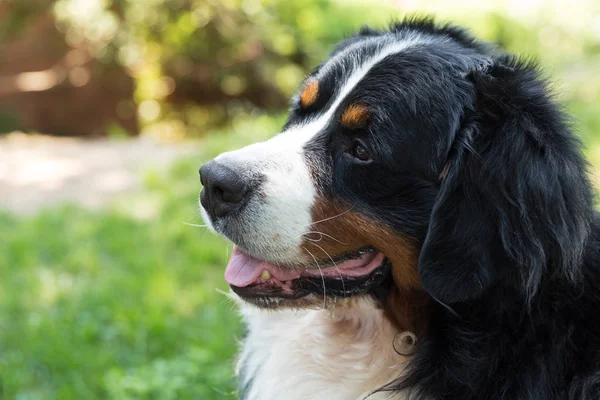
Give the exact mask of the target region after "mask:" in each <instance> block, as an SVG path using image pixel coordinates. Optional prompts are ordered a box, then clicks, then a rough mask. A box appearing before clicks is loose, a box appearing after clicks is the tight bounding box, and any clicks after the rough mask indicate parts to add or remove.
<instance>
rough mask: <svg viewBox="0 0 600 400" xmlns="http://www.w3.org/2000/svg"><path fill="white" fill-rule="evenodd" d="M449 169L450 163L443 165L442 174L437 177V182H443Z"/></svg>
mask: <svg viewBox="0 0 600 400" xmlns="http://www.w3.org/2000/svg"><path fill="white" fill-rule="evenodd" d="M449 169H450V163H448V164H446V165H444V168H443V169H442V172H441V173H440V176H439V178H438V179H439V180H440V181H443V180H444V179H446V175H448V170H449Z"/></svg>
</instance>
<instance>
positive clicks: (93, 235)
mask: <svg viewBox="0 0 600 400" xmlns="http://www.w3.org/2000/svg"><path fill="white" fill-rule="evenodd" d="M279 122H280V119H271V118H258V119H256V120H255V121H254V123H253V124H252V125H253V126H252V128H253V129H252V130H250V129H249V126H238V127H236V128H235V129H236V131H238V132H246V133H245V134H241V133H238V134H235V135H233V134H228V133H220V134H215V135H214V136H213V137H212V138H211V139H209V140H207V142H206V144H205V146H204V149H205V150H204V151H203V154H199V155H198V157H197V158H196V159H193V160H182V161H180V162H178V163H177V164H176V165H174V166H173V167H172V168H171V170H170V171H168V172H166V173H163V172H160V171H149V172H148V173H147V174H146V188H147V190H146V191H145V193H144V194H143V196H139V197H138V198H133V199H126V200H124V201H123V202H121V203H119V204H117V205H116V206H115V207H114V209H113V210H108V211H104V212H93V211H87V210H83V209H81V208H77V207H74V206H64V207H61V208H58V209H50V210H46V211H43V212H41V213H39V214H38V215H35V216H33V217H27V218H23V217H17V216H14V215H9V214H6V213H4V214H0V238H1V239H0V275H1V276H2V284H1V285H0V376H1V377H2V389H3V393H4V397H2V398H7V399H13V398H15V399H19V400H25V399H27V400H34V399H35V400H38V399H39V400H42V399H43V400H50V399H165V400H167V399H223V398H235V396H234V381H233V379H232V376H233V362H232V360H233V356H234V353H235V352H236V346H237V340H238V339H239V338H240V337H241V334H242V330H241V327H240V324H239V320H238V317H237V315H236V312H235V308H234V307H233V305H232V303H231V301H229V300H227V299H226V297H225V296H224V295H223V294H222V293H219V292H218V290H219V289H220V290H227V286H226V284H225V282H224V280H223V270H224V265H225V264H226V260H227V253H228V252H229V251H230V246H228V245H227V244H226V243H225V242H224V241H223V240H221V239H219V238H217V237H215V236H214V235H212V234H211V233H209V232H207V231H206V230H205V229H204V228H201V227H194V226H190V225H187V224H186V223H191V224H201V223H202V221H201V219H200V217H199V212H198V191H199V189H200V183H199V179H198V172H197V171H198V167H199V166H200V164H201V160H203V159H209V158H211V157H212V156H214V155H215V154H217V153H219V152H221V151H223V150H224V149H226V148H231V147H235V146H239V145H243V144H244V143H248V142H250V141H252V140H255V139H256V138H260V137H261V136H266V135H267V134H268V133H272V132H275V131H276V129H277V128H276V126H277V124H279ZM259 132H260V133H259ZM145 204H151V205H152V206H153V207H154V208H155V209H156V211H157V214H156V216H155V217H153V218H151V219H148V220H146V221H142V220H136V219H134V218H132V217H130V216H129V215H127V213H126V212H124V211H123V210H124V209H131V208H132V207H138V206H140V207H141V206H146V207H147V205H145Z"/></svg>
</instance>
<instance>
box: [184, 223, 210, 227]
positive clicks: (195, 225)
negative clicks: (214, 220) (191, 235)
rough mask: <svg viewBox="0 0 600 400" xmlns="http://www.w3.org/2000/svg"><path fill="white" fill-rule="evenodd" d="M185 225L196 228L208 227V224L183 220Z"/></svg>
mask: <svg viewBox="0 0 600 400" xmlns="http://www.w3.org/2000/svg"><path fill="white" fill-rule="evenodd" d="M183 224H184V225H188V226H194V227H196V228H208V225H198V224H190V223H189V222H183Z"/></svg>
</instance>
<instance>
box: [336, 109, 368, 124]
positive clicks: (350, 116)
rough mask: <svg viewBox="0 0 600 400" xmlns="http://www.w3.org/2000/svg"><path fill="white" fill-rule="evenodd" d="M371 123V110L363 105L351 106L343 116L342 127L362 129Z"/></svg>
mask: <svg viewBox="0 0 600 400" xmlns="http://www.w3.org/2000/svg"><path fill="white" fill-rule="evenodd" d="M367 122H369V109H368V108H367V107H366V106H364V105H362V104H350V105H349V106H348V107H347V108H346V109H345V110H344V113H343V114H342V125H345V126H346V127H348V128H362V127H364V126H365V125H366V124H367Z"/></svg>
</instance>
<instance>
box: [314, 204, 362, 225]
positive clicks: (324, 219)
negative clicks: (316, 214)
mask: <svg viewBox="0 0 600 400" xmlns="http://www.w3.org/2000/svg"><path fill="white" fill-rule="evenodd" d="M354 206H355V205H352V206H351V207H350V208H349V209H347V210H346V211H343V212H341V213H339V214H337V215H334V216H333V217H328V218H323V219H320V220H318V221H314V222H311V223H310V224H308V225H307V226H310V225H314V224H320V223H321V222H325V221H330V220H332V219H334V218H338V217H341V216H342V215H344V214H347V213H349V212H350V211H352V209H353V208H354Z"/></svg>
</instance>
